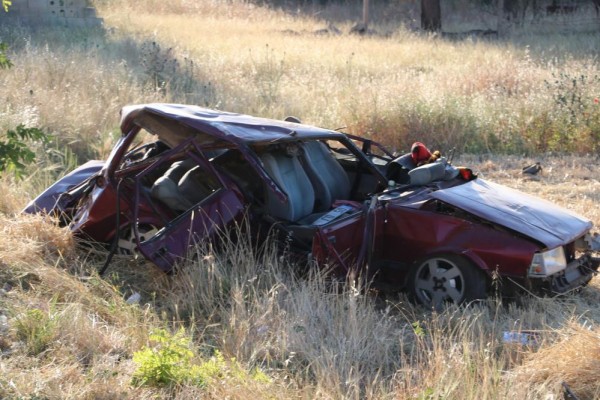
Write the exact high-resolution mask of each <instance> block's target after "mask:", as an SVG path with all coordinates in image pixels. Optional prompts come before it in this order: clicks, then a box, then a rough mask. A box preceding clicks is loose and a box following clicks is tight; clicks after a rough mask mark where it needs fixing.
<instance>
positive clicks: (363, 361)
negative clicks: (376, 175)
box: [0, 0, 600, 399]
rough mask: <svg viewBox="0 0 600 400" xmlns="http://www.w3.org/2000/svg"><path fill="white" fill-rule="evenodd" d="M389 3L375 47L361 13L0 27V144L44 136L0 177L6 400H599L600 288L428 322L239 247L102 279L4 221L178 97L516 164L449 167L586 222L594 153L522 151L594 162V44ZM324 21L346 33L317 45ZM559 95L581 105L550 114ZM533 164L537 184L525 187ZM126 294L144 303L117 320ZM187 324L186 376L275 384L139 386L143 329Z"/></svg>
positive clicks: (141, 16)
mask: <svg viewBox="0 0 600 400" xmlns="http://www.w3.org/2000/svg"><path fill="white" fill-rule="evenodd" d="M392 3H393V2H389V3H388V5H387V6H382V7H381V8H377V9H375V10H373V14H372V15H373V18H374V21H375V23H374V24H373V28H374V29H375V30H377V31H378V32H379V35H374V36H368V37H358V36H351V35H347V34H346V32H348V30H349V29H350V27H351V26H352V25H353V23H354V21H355V20H356V17H355V15H357V7H355V8H352V7H341V6H339V5H338V6H332V7H330V8H327V9H325V10H319V12H313V11H317V10H316V9H310V8H307V9H299V10H295V11H293V12H290V11H289V10H288V11H283V10H274V9H268V8H265V7H258V6H255V5H253V4H251V3H249V2H237V1H220V0H214V1H202V2H197V1H196V2H193V1H184V0H181V1H175V2H171V3H165V2H159V1H144V2H122V1H120V2H119V1H110V2H109V1H102V2H98V6H99V9H100V11H101V13H102V16H103V17H104V18H105V20H106V23H107V27H108V29H107V30H106V31H102V30H91V31H77V32H71V31H68V32H67V31H64V30H60V29H39V30H38V31H37V32H30V31H26V30H24V29H22V28H13V29H12V30H1V31H0V38H2V40H6V41H8V42H9V43H10V45H11V53H10V56H11V58H12V60H13V62H14V64H15V67H14V68H12V69H10V70H6V71H5V70H2V71H0V87H2V88H3V91H2V96H0V130H2V131H3V130H4V129H7V128H13V127H14V126H16V125H17V124H19V123H25V124H28V125H32V126H41V127H43V128H44V129H46V130H47V131H48V132H50V133H53V134H55V135H56V137H57V141H58V144H55V145H53V146H50V147H48V148H43V147H42V146H41V145H36V146H37V150H38V154H39V157H38V160H39V161H38V165H36V166H35V167H33V168H31V170H30V174H29V175H28V176H27V178H26V179H25V180H24V181H23V182H15V181H13V180H11V178H10V177H8V176H2V177H0V191H2V193H3V196H1V197H0V226H1V227H2V228H1V230H0V239H1V240H0V287H3V291H2V292H0V315H2V316H5V317H6V320H7V323H6V326H5V325H2V320H0V351H2V353H1V355H0V397H2V398H35V397H37V398H61V399H62V398H74V399H75V398H76V399H82V398H89V399H98V398H100V399H102V398H105V399H118V398H123V399H124V398H142V399H144V398H179V399H192V398H199V397H206V398H239V399H246V398H249V397H254V398H274V397H275V398H326V399H339V398H355V399H363V398H370V399H371V398H373V399H374V398H390V399H391V398H394V399H396V398H397V399H437V398H444V399H497V398H511V397H512V398H519V399H520V398H528V399H549V398H560V396H561V390H562V389H561V384H562V383H563V382H566V383H567V384H568V385H569V386H570V387H571V388H572V389H573V391H574V392H575V393H576V394H578V395H579V396H581V398H588V399H592V398H597V397H599V396H600V386H599V385H598V383H597V376H598V374H599V373H600V365H599V361H598V360H600V354H599V351H600V350H599V348H598V345H599V343H600V336H599V335H600V331H599V328H598V327H599V324H600V312H599V311H598V309H597V304H598V302H599V301H600V280H599V279H598V278H595V279H594V280H593V281H592V282H591V284H590V285H589V286H588V287H587V288H585V289H583V290H582V291H581V292H580V293H575V294H570V295H567V296H563V297H561V298H557V299H537V298H529V299H525V300H523V302H522V304H520V305H519V306H517V305H515V304H503V303H502V302H500V301H498V300H490V301H489V302H488V303H486V304H481V305H478V306H474V307H467V308H460V309H459V308H455V307H450V308H448V309H447V310H444V311H443V312H440V313H432V312H430V311H428V310H424V309H421V308H418V307H415V306H413V305H411V304H409V303H407V302H406V300H405V299H404V297H402V296H399V297H393V298H391V297H390V298H387V299H386V298H381V297H377V296H375V295H374V294H372V293H370V292H367V293H365V292H361V291H357V290H356V288H355V287H353V286H352V285H346V284H344V283H339V282H337V283H333V282H331V281H329V280H328V279H327V278H326V276H324V275H321V274H318V273H313V274H309V275H308V276H302V277H298V275H297V274H296V273H294V266H292V265H289V264H288V263H287V262H286V261H285V259H282V258H279V257H278V256H277V254H276V253H275V252H274V251H273V250H272V249H271V248H270V247H268V245H265V246H266V247H265V249H264V251H262V252H256V251H255V250H253V249H252V248H251V246H249V245H248V244H247V243H245V242H244V241H241V242H239V243H238V244H237V245H235V246H234V245H230V246H229V247H228V252H226V253H219V254H214V253H213V252H210V251H207V250H206V249H198V252H199V256H198V257H197V260H196V261H194V262H192V261H190V262H189V263H187V265H185V266H184V268H182V269H181V271H180V273H178V274H176V275H174V276H165V275H164V274H162V273H160V272H158V271H157V270H156V269H153V268H152V267H151V266H149V265H146V264H145V263H144V262H143V261H142V260H131V259H130V258H128V257H118V256H117V257H115V259H114V260H113V264H112V265H111V268H109V270H108V272H107V276H106V277H105V278H104V279H100V278H98V277H97V275H96V274H95V272H94V271H95V270H97V268H99V266H100V265H102V263H103V261H104V257H105V256H106V252H105V250H103V249H99V248H95V247H84V248H76V247H75V243H74V242H73V240H72V238H71V236H70V235H69V233H68V231H67V230H65V229H62V228H57V227H56V226H55V225H54V224H53V223H52V221H51V220H49V219H45V218H41V217H22V216H15V215H14V214H15V213H17V212H18V211H19V209H21V208H22V207H23V206H24V205H25V202H26V201H28V199H30V198H31V197H33V196H34V195H35V194H36V193H38V192H39V191H40V190H41V189H42V188H44V187H46V186H47V185H48V184H49V183H51V182H52V181H53V180H54V179H55V177H56V176H59V175H60V174H62V173H64V171H65V170H66V169H68V168H69V166H71V167H72V166H73V165H74V164H76V163H77V160H74V157H79V161H83V160H84V159H87V158H89V157H100V158H102V157H104V156H105V155H106V154H107V152H108V151H109V150H110V148H111V146H112V143H113V142H114V138H115V136H116V134H117V130H116V126H117V118H116V116H117V112H118V109H119V108H120V107H121V106H122V105H124V104H127V103H137V102H150V101H176V102H191V103H198V104H201V105H208V106H213V107H219V108H222V109H227V110H233V111H240V112H247V113H252V114H260V115H266V116H271V117H277V118H279V117H282V116H284V115H289V114H293V115H297V116H300V117H301V118H302V119H303V120H305V121H306V122H309V123H314V124H317V125H323V126H327V127H334V128H335V127H339V126H346V127H347V129H348V130H350V131H352V132H356V133H366V134H367V135H371V136H373V137H377V138H380V139H382V140H384V141H385V142H386V143H387V144H389V145H390V146H392V147H397V148H398V149H400V150H401V149H404V148H406V147H407V146H408V144H409V143H410V142H411V141H412V140H414V139H416V138H419V139H424V140H425V141H426V142H427V143H429V144H430V145H431V147H435V148H441V149H442V150H447V149H449V148H450V147H452V146H457V147H458V148H459V150H460V151H463V150H465V151H466V150H471V151H484V152H485V151H489V150H502V151H515V152H516V154H518V156H502V157H500V156H489V155H485V156H484V155H482V156H462V157H461V158H460V160H457V163H458V162H460V163H464V164H466V165H470V166H473V167H474V169H476V170H479V171H480V172H481V174H482V175H483V176H484V177H485V178H488V179H490V180H493V181H496V182H499V183H503V184H506V185H508V186H512V187H515V188H517V189H520V190H523V191H526V192H529V193H533V194H536V195H539V196H541V197H544V198H546V199H549V200H551V201H553V202H556V203H558V204H560V205H563V206H565V207H568V208H570V209H572V210H574V211H576V212H578V213H581V214H583V215H586V216H587V217H589V218H590V219H592V220H593V221H594V223H595V225H596V226H600V211H599V209H598V206H597V205H598V203H599V201H600V195H599V193H600V182H599V178H598V177H599V176H600V171H599V170H598V160H597V158H596V157H593V156H578V157H575V156H544V157H541V158H540V159H536V158H527V157H523V156H522V154H523V153H527V152H531V151H532V150H533V149H538V150H542V151H546V150H552V149H563V150H564V149H570V150H577V151H582V152H586V151H591V150H594V146H595V145H596V146H597V140H598V136H597V135H598V132H599V128H598V126H599V122H598V118H599V115H600V106H598V107H596V106H595V105H594V103H593V99H594V98H595V97H599V95H600V81H598V80H597V79H596V80H595V78H594V77H595V76H596V75H598V64H597V55H598V49H597V41H598V34H597V33H589V34H582V35H576V36H575V35H573V36H560V35H555V34H552V33H545V34H544V35H543V36H540V35H536V34H532V33H531V32H529V33H528V32H516V31H515V32H513V35H512V37H510V38H508V39H506V38H505V39H502V40H500V41H498V42H478V41H471V40H467V41H464V42H447V41H443V40H440V39H439V38H432V37H424V36H421V35H418V34H415V33H413V32H411V30H410V25H411V22H410V18H411V17H414V16H415V12H416V9H415V7H414V4H413V3H414V2H404V3H403V5H402V6H399V5H394V4H392ZM455 3H460V2H455ZM349 10H350V11H349ZM407 15H408V16H409V17H408V19H403V18H407V17H406V16H407ZM328 21H331V22H333V23H334V24H335V25H336V26H337V27H338V28H340V29H341V30H342V31H343V32H344V34H343V35H342V36H335V35H325V36H318V35H315V34H314V31H316V30H318V29H321V28H324V27H325V26H326V25H327V22H328ZM398 21H400V22H401V23H398ZM452 23H453V24H455V27H456V26H458V25H459V24H460V23H464V21H462V22H461V21H458V22H457V21H456V20H454V19H452ZM486 27H488V26H486ZM490 27H493V26H490ZM158 32H160V34H158ZM561 74H562V75H561ZM582 75H583V76H585V79H584V82H583V83H582V84H579V83H577V84H576V85H575V87H574V88H573V87H571V86H569V84H570V82H571V79H572V78H573V77H580V76H582ZM578 79H579V78H578ZM565 85H566V86H565ZM572 94H575V95H577V96H581V99H582V100H581V102H580V103H579V102H578V101H579V100H577V101H575V102H573V101H571V102H570V103H569V102H567V104H566V105H563V106H560V105H558V103H557V99H559V97H557V96H560V95H572ZM594 107H596V108H594ZM573 112H575V115H574V116H573ZM593 135H596V136H595V137H594V136H593ZM594 138H595V139H594ZM67 149H70V151H72V152H74V155H73V153H71V152H70V151H69V150H67ZM596 151H597V148H596ZM483 154H487V153H483ZM533 161H541V162H542V165H543V167H544V170H543V173H542V174H540V175H538V176H536V177H534V178H525V177H523V176H522V175H521V173H520V170H521V168H522V167H523V166H524V165H525V164H527V163H530V162H533ZM134 292H138V293H140V294H141V296H142V300H141V303H140V304H139V305H129V304H126V303H125V301H124V299H125V298H128V297H129V296H130V295H131V294H132V293H134ZM32 310H33V311H32ZM36 324H38V325H36ZM182 326H183V327H184V328H185V329H186V332H187V334H188V335H189V336H190V337H192V338H193V339H194V349H193V350H194V352H195V354H196V356H195V361H197V362H200V361H202V360H203V359H206V358H207V357H208V356H209V355H210V354H212V353H213V351H214V350H215V349H218V350H220V351H221V352H222V353H223V354H224V355H225V356H226V357H236V358H237V360H238V361H239V362H240V363H241V365H242V366H244V368H247V369H248V370H250V369H251V368H253V367H259V368H261V369H262V370H263V371H265V372H266V373H267V374H268V376H269V377H270V379H271V382H259V381H252V380H251V381H246V382H239V381H237V382H232V381H231V380H228V379H223V380H221V381H219V382H213V383H211V384H210V385H209V386H208V387H204V388H200V387H197V386H193V385H183V386H179V387H171V388H148V387H136V386H134V385H132V384H131V382H132V376H133V372H134V370H135V368H136V366H135V365H134V363H133V361H132V354H133V353H134V352H136V351H138V350H140V349H141V348H142V347H143V346H144V345H146V344H148V335H149V332H150V331H151V330H152V329H154V328H157V327H168V328H173V329H176V328H179V327H182ZM35 327H41V328H44V329H42V330H35V329H34V328H35ZM521 330H527V331H535V341H534V342H533V343H531V344H530V345H527V346H524V345H519V344H514V343H513V344H511V343H504V342H503V340H502V337H503V332H504V331H521ZM27 332H30V333H31V332H36V334H35V335H33V336H31V335H30V336H27V335H25V333H27Z"/></svg>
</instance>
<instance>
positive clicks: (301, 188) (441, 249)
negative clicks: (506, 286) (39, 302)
mask: <svg viewBox="0 0 600 400" xmlns="http://www.w3.org/2000/svg"><path fill="white" fill-rule="evenodd" d="M121 131H122V136H121V137H120V139H119V140H118V142H117V143H116V145H115V146H114V148H113V150H112V152H111V154H110V155H109V157H108V159H107V160H106V161H105V162H102V161H90V162H88V163H86V164H84V165H83V166H81V167H79V168H78V169H76V170H75V171H73V172H72V173H71V174H69V175H67V176H65V177H64V178H63V179H61V180H60V181H58V182H56V183H55V184H54V185H52V186H51V187H49V188H48V189H47V190H46V191H45V192H44V193H42V194H41V195H40V196H38V197H37V198H36V199H34V200H33V201H32V202H31V203H30V204H29V205H28V206H27V207H26V209H25V212H27V213H37V212H48V213H54V214H56V215H59V216H60V218H61V221H62V223H64V224H68V225H69V226H70V227H71V229H72V231H73V232H75V233H76V234H78V235H80V236H82V237H84V238H88V239H92V240H94V241H99V242H105V243H114V244H116V245H117V246H116V247H117V248H119V249H120V250H121V251H123V252H134V251H135V252H138V253H140V254H142V255H143V256H144V257H145V258H146V259H148V260H149V261H151V262H152V263H154V264H155V265H156V266H158V267H159V268H161V269H162V270H164V271H166V272H169V271H171V270H172V269H173V267H174V266H175V265H176V264H177V263H178V262H179V261H181V260H182V259H185V258H186V256H187V252H188V250H189V248H190V246H192V245H194V244H195V243H199V242H203V241H207V240H214V239H215V236H217V234H218V232H222V231H223V229H226V228H227V227H229V226H232V225H237V224H238V223H239V222H240V221H242V220H244V219H249V220H250V221H251V223H250V224H249V225H250V226H251V227H252V229H250V232H248V233H249V234H251V235H253V236H260V235H265V232H267V231H273V228H274V230H275V231H276V232H277V235H278V237H279V238H280V239H283V241H285V242H286V243H289V244H290V247H291V249H292V250H293V253H294V254H296V255H300V256H302V257H304V256H306V257H309V258H310V259H312V260H315V261H316V262H317V263H318V264H319V265H328V266H332V267H334V268H333V269H334V270H335V271H336V272H338V273H341V274H344V273H348V272H349V271H355V272H360V271H365V272H366V274H365V275H366V276H368V277H369V278H370V279H373V280H374V281H375V282H378V283H379V284H381V285H384V286H387V287H392V288H395V289H403V288H406V289H408V290H409V292H410V293H411V294H412V296H413V297H414V298H415V300H417V301H418V302H421V303H424V304H428V305H431V306H436V307H437V306H440V305H442V304H444V303H445V302H456V303H463V302H466V301H470V300H474V299H479V298H484V297H485V296H486V295H487V294H488V293H489V290H490V286H491V285H490V284H491V282H492V278H493V277H499V278H501V279H506V280H507V281H510V282H514V283H516V284H517V285H518V286H521V287H525V288H527V289H530V290H535V291H542V292H546V293H564V292H567V291H569V290H572V289H577V288H579V287H581V286H583V285H585V284H586V283H587V282H589V280H590V279H591V278H592V277H593V275H594V274H595V272H596V271H597V269H598V266H599V264H600V262H599V259H598V257H597V255H598V251H599V250H600V241H599V240H598V236H597V235H595V234H592V233H591V229H592V223H591V222H590V221H589V220H587V219H585V218H583V217H581V216H578V215H576V214H574V213H572V212H570V211H568V210H566V209H563V208H561V207H558V206H556V205H553V204H551V203H549V202H546V201H544V200H541V199H538V198H535V197H532V196H529V195H526V194H524V193H521V192H518V191H516V190H512V189H509V188H507V187H504V186H500V185H497V184H494V183H491V182H486V181H484V180H483V179H477V178H476V176H475V175H473V174H468V173H467V174H464V173H462V172H465V171H464V170H463V171H459V170H457V169H456V168H454V167H452V166H451V165H450V163H448V162H446V161H445V160H443V159H442V160H438V161H436V162H435V163H432V164H428V165H424V166H422V167H418V168H415V169H413V170H411V171H409V172H408V173H409V175H410V176H411V177H410V178H409V179H410V181H409V182H407V183H404V184H401V185H397V184H396V183H395V182H394V181H393V180H394V179H396V178H398V177H399V176H400V175H398V171H400V170H402V171H403V172H406V171H405V168H404V167H403V164H402V157H399V158H397V157H395V156H393V155H392V154H391V153H390V152H389V151H388V150H386V149H385V148H384V147H383V146H381V145H380V144H378V143H375V142H373V141H370V140H367V139H364V138H360V137H356V136H352V135H348V134H344V133H341V132H337V131H332V130H328V129H322V128H317V127H314V126H309V125H304V124H301V123H298V121H294V122H290V121H278V120H272V119H265V118H257V117H252V116H248V115H241V114H235V113H228V112H223V111H216V110H209V109H205V108H201V107H196V106H189V105H176V104H146V105H135V106H128V107H125V108H123V110H122V112H121ZM435 171H437V172H435ZM440 171H441V175H440ZM459 172H460V173H459ZM466 172H470V171H468V170H467V171H466ZM418 174H421V175H418ZM402 176H404V177H405V176H406V174H405V175H402ZM423 177H425V178H424V179H423ZM411 182H412V183H411Z"/></svg>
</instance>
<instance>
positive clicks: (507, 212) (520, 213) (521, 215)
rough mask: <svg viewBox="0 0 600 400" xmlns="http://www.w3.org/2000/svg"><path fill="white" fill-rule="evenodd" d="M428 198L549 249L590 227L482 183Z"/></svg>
mask: <svg viewBox="0 0 600 400" xmlns="http://www.w3.org/2000/svg"><path fill="white" fill-rule="evenodd" d="M431 195H432V196H433V197H434V198H436V199H438V200H441V201H444V202H446V203H448V204H451V205H453V206H455V207H458V208H460V209H463V210H465V211H467V212H470V213H471V214H474V215H476V216H478V217H480V218H483V219H486V220H488V221H490V222H493V223H495V224H498V225H501V226H504V227H506V228H509V229H512V230H514V231H517V232H520V233H522V234H523V235H526V236H529V237H530V238H532V239H535V240H537V241H538V242H541V243H543V244H544V245H545V246H546V247H547V248H549V249H552V248H555V247H558V246H561V245H564V244H566V243H569V242H571V241H573V240H575V239H577V238H578V237H580V236H581V235H583V234H584V233H586V232H587V231H589V230H590V229H591V228H592V225H593V224H592V222H591V221H590V220H588V219H586V218H584V217H582V216H580V215H578V214H576V213H574V212H572V211H569V210H567V209H565V208H562V207H559V206H557V205H555V204H552V203H550V202H548V201H546V200H542V199H540V198H537V197H534V196H530V195H528V194H525V193H523V192H519V191H518V190H514V189H511V188H508V187H506V186H502V185H498V184H495V183H491V182H487V181H485V180H483V179H476V180H473V181H470V182H467V183H465V184H463V185H459V186H455V187H452V188H449V189H442V190H438V191H436V192H434V193H432V194H431Z"/></svg>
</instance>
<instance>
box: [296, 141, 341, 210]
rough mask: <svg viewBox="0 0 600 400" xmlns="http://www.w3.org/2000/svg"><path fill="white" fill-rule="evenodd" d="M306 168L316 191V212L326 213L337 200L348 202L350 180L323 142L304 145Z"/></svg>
mask: <svg viewBox="0 0 600 400" xmlns="http://www.w3.org/2000/svg"><path fill="white" fill-rule="evenodd" d="M304 159H305V163H304V167H305V169H306V173H307V175H308V177H309V179H310V181H311V183H312V185H313V187H314V190H315V197H316V203H315V210H314V211H316V212H318V211H326V210H329V209H330V208H331V204H332V203H333V202H334V201H336V200H348V199H349V197H350V189H351V185H350V180H349V179H348V175H347V174H346V171H344V168H342V166H341V165H340V163H339V162H337V160H336V159H335V158H334V157H333V156H332V154H331V152H330V151H329V149H328V148H327V146H325V144H323V143H321V142H316V141H315V142H305V143H304Z"/></svg>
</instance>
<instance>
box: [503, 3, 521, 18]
mask: <svg viewBox="0 0 600 400" xmlns="http://www.w3.org/2000/svg"><path fill="white" fill-rule="evenodd" d="M519 6H520V1H519V0H504V18H506V19H507V20H509V21H510V20H516V19H518V17H519V8H520V7H519Z"/></svg>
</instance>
